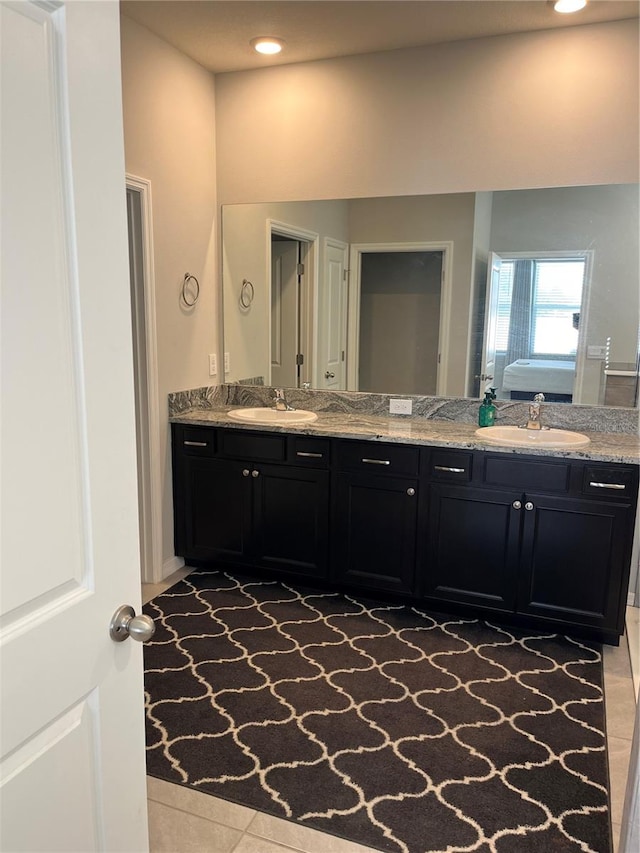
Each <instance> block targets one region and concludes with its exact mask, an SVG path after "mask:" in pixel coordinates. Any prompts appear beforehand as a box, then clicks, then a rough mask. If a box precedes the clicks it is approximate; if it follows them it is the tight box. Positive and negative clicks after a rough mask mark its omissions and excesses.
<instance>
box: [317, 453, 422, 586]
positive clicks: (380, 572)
mask: <svg viewBox="0 0 640 853" xmlns="http://www.w3.org/2000/svg"><path fill="white" fill-rule="evenodd" d="M419 458H420V456H419V448H417V447H409V446H404V445H397V444H384V443H380V442H369V441H338V442H336V462H335V467H336V469H337V472H336V475H335V478H334V488H335V501H334V512H333V517H332V529H333V532H334V537H333V551H332V578H333V579H334V580H335V581H336V582H338V583H340V584H344V585H348V586H355V587H361V588H363V589H368V590H386V591H389V592H397V593H402V594H405V595H413V594H414V593H415V582H414V578H415V564H416V537H417V526H418V495H419V491H420V488H419V478H418V472H419Z"/></svg>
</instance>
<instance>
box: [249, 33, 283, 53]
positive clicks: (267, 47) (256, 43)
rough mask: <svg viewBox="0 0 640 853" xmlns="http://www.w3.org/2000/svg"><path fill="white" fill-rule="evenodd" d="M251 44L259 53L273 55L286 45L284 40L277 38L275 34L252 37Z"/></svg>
mask: <svg viewBox="0 0 640 853" xmlns="http://www.w3.org/2000/svg"><path fill="white" fill-rule="evenodd" d="M250 44H251V47H252V48H253V49H254V50H257V51H258V53H264V54H266V55H267V56H273V55H274V54H276V53H280V51H281V50H282V48H283V47H284V41H283V40H282V39H279V38H276V37H275V36H259V37H258V38H255V39H251V42H250Z"/></svg>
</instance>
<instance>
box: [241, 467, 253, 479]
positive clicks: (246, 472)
mask: <svg viewBox="0 0 640 853" xmlns="http://www.w3.org/2000/svg"><path fill="white" fill-rule="evenodd" d="M250 473H251V471H249V469H248V468H243V469H242V476H243V477H248V476H249V474H250Z"/></svg>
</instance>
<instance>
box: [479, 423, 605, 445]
mask: <svg viewBox="0 0 640 853" xmlns="http://www.w3.org/2000/svg"><path fill="white" fill-rule="evenodd" d="M476 435H477V436H478V438H481V439H482V440H483V441H488V442H489V444H508V445H513V446H517V447H582V446H584V445H585V444H589V442H590V441H591V439H590V438H588V437H587V436H586V435H583V434H582V433H581V432H571V431H570V430H568V429H522V428H521V427H517V426H492V427H480V429H477V430H476Z"/></svg>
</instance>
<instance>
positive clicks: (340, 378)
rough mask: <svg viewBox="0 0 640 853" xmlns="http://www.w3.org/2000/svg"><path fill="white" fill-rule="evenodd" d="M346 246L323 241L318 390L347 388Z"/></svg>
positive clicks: (334, 241)
mask: <svg viewBox="0 0 640 853" xmlns="http://www.w3.org/2000/svg"><path fill="white" fill-rule="evenodd" d="M347 249H348V246H347V244H346V243H342V242H339V241H338V240H326V241H325V246H324V278H323V281H322V287H321V290H320V294H319V299H318V307H319V311H318V377H317V382H316V385H317V387H318V388H328V389H331V390H333V391H343V390H345V388H346V387H347V384H346V382H347V376H346V369H347V363H346V350H347V281H346V277H345V269H346V259H347Z"/></svg>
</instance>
